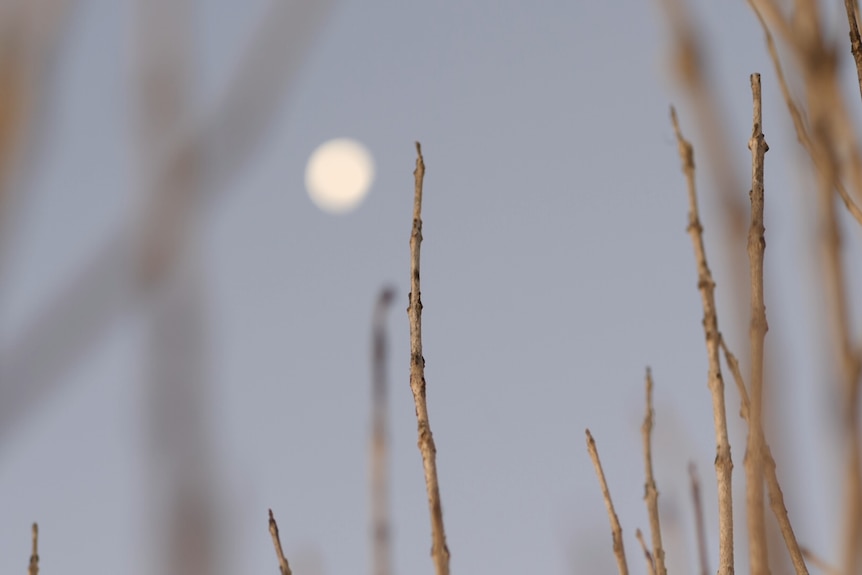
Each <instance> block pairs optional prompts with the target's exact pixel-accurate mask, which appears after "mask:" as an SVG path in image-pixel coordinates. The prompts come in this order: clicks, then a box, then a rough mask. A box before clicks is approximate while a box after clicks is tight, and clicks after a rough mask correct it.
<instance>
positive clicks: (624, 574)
mask: <svg viewBox="0 0 862 575" xmlns="http://www.w3.org/2000/svg"><path fill="white" fill-rule="evenodd" d="M586 433H587V451H588V452H589V453H590V459H592V461H593V466H594V467H595V468H596V475H597V476H598V478H599V485H600V486H601V488H602V497H603V498H604V500H605V507H607V509H608V518H609V519H610V521H611V535H612V536H613V541H614V556H615V557H616V559H617V569H618V570H619V572H620V575H628V572H629V568H628V565H627V564H626V550H625V546H624V545H623V528H622V526H621V525H620V520H619V518H618V517H617V512H616V511H614V503H613V501H611V491H610V489H608V482H607V480H605V472H604V470H603V469H602V462H601V461H599V451H598V449H596V442H595V440H594V439H593V435H592V434H591V433H590V430H589V429H587V431H586Z"/></svg>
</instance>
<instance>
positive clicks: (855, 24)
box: [844, 0, 862, 94]
mask: <svg viewBox="0 0 862 575" xmlns="http://www.w3.org/2000/svg"><path fill="white" fill-rule="evenodd" d="M844 8H845V9H846V10H847V23H848V24H849V25H850V53H851V54H853V61H854V62H856V77H857V78H859V93H860V94H862V36H860V35H859V4H858V3H857V1H856V0H844Z"/></svg>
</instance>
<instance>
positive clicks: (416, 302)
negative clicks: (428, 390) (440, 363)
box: [407, 142, 449, 575]
mask: <svg viewBox="0 0 862 575" xmlns="http://www.w3.org/2000/svg"><path fill="white" fill-rule="evenodd" d="M413 176H414V177H415V180H416V185H415V191H414V197H413V230H412V232H411V233H410V298H409V299H410V304H409V305H408V306H407V315H408V317H409V319H410V389H411V390H412V391H413V401H414V403H415V404H416V420H417V424H418V431H419V441H418V444H419V452H420V453H421V454H422V465H423V467H424V469H425V487H426V489H427V491H428V508H429V510H430V513H431V541H432V546H431V556H432V558H433V559H434V566H435V568H436V570H437V575H449V548H448V547H447V546H446V531H445V529H444V527H443V507H442V504H441V503H440V486H439V484H438V482H437V448H436V447H435V446H434V437H433V436H432V434H431V424H430V423H429V421H428V404H427V402H426V401H425V357H424V356H423V355H422V298H421V292H420V289H419V247H420V245H421V243H422V184H423V181H424V178H425V160H424V158H423V157H422V147H421V145H420V144H419V142H416V170H415V171H414V172H413Z"/></svg>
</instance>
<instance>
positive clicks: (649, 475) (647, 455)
mask: <svg viewBox="0 0 862 575" xmlns="http://www.w3.org/2000/svg"><path fill="white" fill-rule="evenodd" d="M652 386H653V383H652V372H651V370H650V369H649V368H647V371H646V415H645V416H644V422H643V425H642V426H641V434H642V435H643V442H644V467H645V469H646V483H645V485H644V499H645V500H646V502H647V512H648V513H649V527H650V537H652V549H653V551H652V556H653V557H654V562H653V561H651V563H650V564H651V565H652V566H653V568H654V569H655V574H656V575H667V568H666V567H665V564H664V548H663V547H662V542H661V523H660V521H659V514H658V488H657V487H656V484H655V478H654V477H653V470H652V429H653V419H654V411H653V407H652ZM638 533H640V530H638Z"/></svg>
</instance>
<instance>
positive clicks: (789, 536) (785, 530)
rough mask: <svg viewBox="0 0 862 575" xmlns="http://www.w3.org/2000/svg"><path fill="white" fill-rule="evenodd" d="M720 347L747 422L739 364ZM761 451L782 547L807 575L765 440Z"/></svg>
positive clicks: (745, 394)
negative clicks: (782, 543)
mask: <svg viewBox="0 0 862 575" xmlns="http://www.w3.org/2000/svg"><path fill="white" fill-rule="evenodd" d="M721 345H722V347H723V349H724V354H725V359H726V360H727V364H728V365H729V366H730V371H731V373H733V378H734V380H736V386H737V388H738V389H739V396H740V398H741V401H742V405H741V407H740V410H739V413H740V415H741V416H742V418H743V419H744V420H745V421H746V422H748V421H749V413H751V403H750V400H749V398H748V392H746V390H745V382H744V381H743V380H742V372H740V371H739V363H738V362H737V361H736V357H734V355H733V354H732V353H731V352H730V350H729V349H727V346H726V345H725V343H724V341H722V342H721ZM749 426H750V423H749ZM762 449H763V454H762V457H763V473H764V479H765V480H766V489H767V491H768V493H769V506H770V508H771V509H772V514H773V515H775V519H776V520H777V521H778V528H779V529H780V530H781V536H782V537H783V538H784V545H785V546H786V547H787V551H788V552H789V553H790V560H791V561H792V563H793V568H794V569H795V570H796V574H797V575H808V567H806V565H805V560H804V558H803V556H802V550H801V548H800V546H799V542H798V541H797V540H796V535H795V534H794V533H793V526H792V525H791V524H790V515H789V514H788V513H787V506H786V505H785V503H784V493H783V492H782V491H781V485H780V484H779V483H778V473H777V472H776V470H775V459H774V458H773V457H772V451H771V450H770V449H769V445H768V444H767V443H766V440H765V439H764V442H763V445H762Z"/></svg>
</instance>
